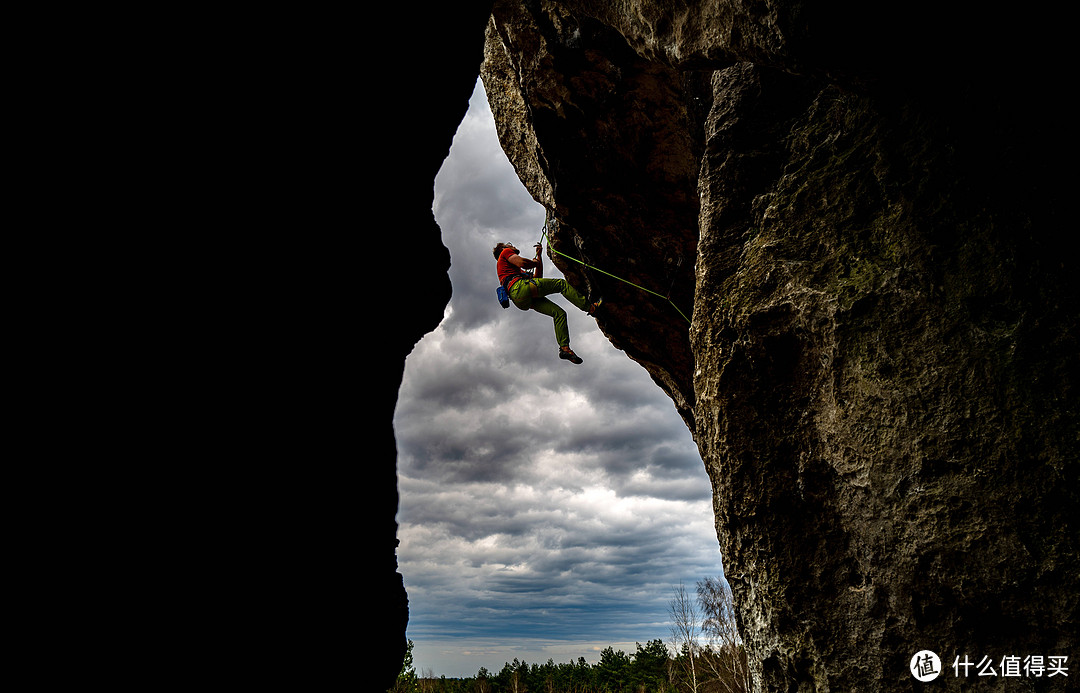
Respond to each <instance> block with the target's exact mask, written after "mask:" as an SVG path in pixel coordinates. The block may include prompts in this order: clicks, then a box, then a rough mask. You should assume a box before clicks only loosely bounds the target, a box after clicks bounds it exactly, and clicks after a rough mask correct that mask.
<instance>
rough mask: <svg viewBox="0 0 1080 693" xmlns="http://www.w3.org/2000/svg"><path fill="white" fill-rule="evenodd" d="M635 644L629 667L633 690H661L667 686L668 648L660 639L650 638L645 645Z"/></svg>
mask: <svg viewBox="0 0 1080 693" xmlns="http://www.w3.org/2000/svg"><path fill="white" fill-rule="evenodd" d="M635 645H637V652H635V653H634V663H633V666H632V667H631V683H632V685H633V690H635V691H663V690H664V689H665V688H666V686H667V669H668V661H669V658H668V649H667V646H666V645H664V642H663V641H662V640H651V641H649V642H648V643H646V645H645V647H642V646H641V643H635Z"/></svg>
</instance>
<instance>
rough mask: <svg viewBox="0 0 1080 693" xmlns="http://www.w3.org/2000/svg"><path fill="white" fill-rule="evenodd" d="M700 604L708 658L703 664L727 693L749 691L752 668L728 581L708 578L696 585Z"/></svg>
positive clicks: (705, 658) (704, 659)
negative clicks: (744, 646) (741, 636)
mask: <svg viewBox="0 0 1080 693" xmlns="http://www.w3.org/2000/svg"><path fill="white" fill-rule="evenodd" d="M697 595H698V603H699V604H700V605H701V610H702V613H703V615H704V617H705V619H704V621H702V631H703V632H704V634H705V639H706V642H707V644H708V646H709V647H708V654H709V656H707V657H704V658H703V662H704V663H705V664H706V666H708V667H709V668H710V670H711V673H712V674H713V676H714V677H715V678H716V679H717V680H718V681H720V682H721V685H722V686H723V690H725V691H727V692H728V693H742V692H743V691H749V690H750V666H749V663H748V662H747V659H746V651H745V649H744V648H743V644H742V638H740V637H739V629H738V626H737V625H736V623H735V604H734V601H733V600H732V595H731V587H730V586H729V585H728V584H727V581H726V580H723V579H721V578H711V577H707V578H705V579H704V580H702V581H701V582H698V583H697Z"/></svg>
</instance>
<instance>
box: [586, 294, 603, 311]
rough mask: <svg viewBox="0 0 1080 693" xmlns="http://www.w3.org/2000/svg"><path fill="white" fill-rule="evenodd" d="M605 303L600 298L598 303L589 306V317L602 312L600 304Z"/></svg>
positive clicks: (597, 300)
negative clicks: (599, 311)
mask: <svg viewBox="0 0 1080 693" xmlns="http://www.w3.org/2000/svg"><path fill="white" fill-rule="evenodd" d="M603 302H604V299H602V298H598V299H596V302H595V303H593V304H592V305H591V306H589V315H596V311H598V310H600V304H602V303H603Z"/></svg>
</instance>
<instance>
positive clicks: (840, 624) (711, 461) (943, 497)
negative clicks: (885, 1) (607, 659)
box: [481, 0, 1080, 691]
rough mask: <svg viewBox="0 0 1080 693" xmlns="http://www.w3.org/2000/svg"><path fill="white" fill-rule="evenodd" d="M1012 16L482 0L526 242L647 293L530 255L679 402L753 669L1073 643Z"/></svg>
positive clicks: (867, 678)
mask: <svg viewBox="0 0 1080 693" xmlns="http://www.w3.org/2000/svg"><path fill="white" fill-rule="evenodd" d="M822 4H824V3H822ZM673 7H674V8H676V9H673ZM1034 20H1035V18H1032V19H1028V18H1026V17H1017V16H1016V15H1015V14H1012V15H1010V16H1007V17H1006V16H1004V15H1002V16H1000V17H999V16H994V15H992V14H988V11H986V10H982V11H980V14H979V15H978V16H977V17H963V16H956V17H953V16H945V15H943V14H942V12H941V11H940V9H934V8H933V7H932V6H930V5H927V6H926V7H922V6H920V5H911V4H904V5H902V6H901V5H899V4H897V5H895V6H892V5H878V6H876V7H875V9H873V10H871V9H867V8H865V7H863V4H855V3H852V4H850V5H845V4H843V3H839V4H836V3H833V4H830V6H829V8H828V9H827V10H826V9H822V8H818V7H813V6H809V5H808V4H802V3H797V2H780V1H774V2H767V1H763V0H750V1H747V2H720V3H716V2H712V3H693V2H683V3H674V4H673V3H660V2H646V1H637V2H632V1H625V2H604V3H601V2H588V1H586V0H563V1H561V2H549V1H545V0H530V1H522V0H498V1H497V2H496V3H495V7H494V12H493V15H492V19H491V21H490V22H489V23H488V29H487V32H488V33H487V44H486V49H485V61H484V65H483V68H482V71H481V74H482V76H483V79H484V82H485V85H486V87H487V90H488V94H489V99H490V101H491V105H492V108H493V111H494V112H495V115H496V122H497V124H498V126H499V133H500V138H501V140H502V142H503V146H504V148H505V149H506V151H507V153H508V155H509V157H510V159H511V161H512V163H513V164H514V165H515V167H516V169H517V170H518V172H519V175H520V177H521V179H522V180H523V181H524V183H525V184H526V186H527V187H528V188H529V190H530V191H531V192H532V193H533V195H534V197H535V198H536V199H537V200H538V201H540V202H541V203H543V204H544V205H545V206H546V207H547V209H548V227H549V233H550V237H551V247H552V248H554V249H555V250H558V251H559V252H560V253H565V254H566V255H569V256H572V257H575V258H578V259H581V260H582V261H584V262H588V263H589V264H592V265H594V266H595V267H599V268H602V269H604V270H607V271H609V272H612V273H614V274H616V275H618V276H621V277H625V278H628V279H630V280H631V281H633V282H634V283H635V284H638V285H640V286H643V287H646V288H648V289H650V290H651V291H655V292H656V293H658V294H660V296H656V295H653V294H649V293H646V292H642V291H640V290H639V289H637V288H636V287H630V286H628V285H626V284H624V283H621V282H618V281H616V280H614V279H612V278H610V277H609V276H607V275H604V274H602V273H599V272H594V271H592V270H585V269H583V268H582V267H581V266H580V265H578V264H577V263H573V262H569V261H567V260H566V259H565V258H564V257H562V256H561V255H559V254H553V256H552V261H554V262H555V263H556V264H557V265H558V266H559V267H560V269H561V270H563V271H564V272H565V273H566V274H567V276H568V277H569V278H570V280H571V281H572V282H573V283H574V284H576V285H577V286H579V287H581V288H584V289H586V290H588V291H589V292H590V293H592V294H593V295H603V296H604V297H605V298H606V299H607V300H608V302H609V303H608V305H609V308H608V310H607V311H606V312H605V313H604V316H603V317H601V318H600V319H599V324H600V326H601V328H602V329H603V331H604V333H605V334H606V335H607V336H608V338H609V339H610V340H611V341H612V343H614V344H615V345H616V346H617V347H619V348H620V349H623V350H625V351H626V353H627V354H628V355H629V356H630V357H631V358H633V359H635V360H636V361H638V362H640V363H641V364H642V365H643V366H644V367H645V368H646V369H647V370H648V372H649V373H650V374H651V375H652V377H653V378H654V379H655V380H656V382H657V383H658V384H659V385H660V386H661V387H662V388H663V389H664V390H665V391H666V392H667V393H668V394H669V395H670V396H671V397H672V400H673V401H674V402H675V404H676V407H677V408H678V411H679V412H680V414H681V415H682V416H683V418H684V420H685V421H686V423H687V425H688V426H689V428H690V430H691V431H692V432H693V433H694V436H695V440H696V441H697V444H698V447H699V449H700V451H701V454H702V459H703V460H704V462H705V465H706V467H707V469H708V472H709V475H710V478H711V479H712V483H713V491H714V505H715V514H716V526H717V536H718V538H719V541H720V545H721V550H722V553H723V556H724V563H725V570H726V575H727V577H728V579H729V581H730V582H731V583H732V587H733V590H734V594H735V598H736V603H737V606H738V613H739V624H740V628H741V632H742V635H743V637H744V639H745V640H746V643H747V645H748V648H749V650H750V654H751V657H750V659H751V662H752V664H753V666H754V668H755V682H756V685H757V686H759V687H760V688H761V690H769V691H788V690H799V691H851V690H906V689H908V688H911V687H915V686H919V685H921V684H918V683H917V682H915V681H914V679H912V677H911V676H910V674H909V673H908V661H909V659H910V658H911V656H912V655H913V654H914V653H915V652H916V651H918V650H920V649H924V648H928V649H933V650H935V651H936V652H938V654H939V655H941V657H942V659H943V660H946V663H947V664H951V662H952V660H953V657H955V656H960V657H963V656H964V655H967V656H970V657H971V658H973V659H976V660H978V659H979V658H981V657H982V656H984V655H986V656H990V657H991V658H996V659H997V660H1000V659H1001V658H1002V657H1003V656H1006V655H1019V656H1023V655H1025V654H1043V655H1052V654H1053V655H1067V656H1070V657H1073V658H1075V657H1076V656H1078V655H1080V653H1078V649H1077V645H1078V639H1077V616H1078V614H1077V594H1078V589H1077V588H1078V584H1077V581H1078V577H1077V576H1078V568H1080V564H1078V556H1077V539H1076V537H1077V527H1076V523H1075V520H1074V519H1072V516H1071V509H1072V508H1075V507H1077V501H1078V495H1080V494H1078V486H1077V482H1078V479H1077V473H1078V467H1080V463H1078V458H1080V445H1078V428H1077V412H1078V402H1077V390H1076V384H1077V383H1076V373H1077V365H1078V364H1077V354H1080V344H1078V343H1077V341H1078V340H1077V332H1076V330H1077V327H1078V325H1077V322H1078V320H1077V313H1078V310H1077V305H1078V304H1077V298H1078V292H1077V291H1076V289H1075V288H1074V285H1073V283H1072V281H1071V280H1072V279H1073V270H1074V269H1075V267H1076V263H1075V261H1074V258H1073V257H1072V256H1071V255H1070V254H1069V252H1070V251H1069V250H1068V248H1069V246H1068V244H1067V242H1065V238H1066V233H1065V229H1066V228H1067V227H1066V226H1065V224H1066V223H1067V222H1069V221H1070V220H1067V219H1066V218H1064V217H1063V216H1062V215H1061V213H1060V211H1059V210H1060V208H1061V207H1062V205H1063V201H1064V200H1065V199H1067V198H1066V197H1065V196H1064V195H1065V187H1064V181H1063V179H1062V178H1061V177H1060V174H1059V173H1058V172H1057V170H1055V169H1052V168H1050V167H1048V166H1047V165H1046V162H1047V161H1048V160H1049V158H1050V157H1049V153H1051V152H1056V151H1058V150H1060V149H1061V148H1062V147H1063V146H1065V145H1066V144H1067V142H1068V140H1067V139H1065V138H1066V130H1065V128H1064V127H1063V126H1062V124H1063V122H1064V121H1063V119H1062V114H1063V107H1062V106H1061V105H1060V104H1059V103H1057V99H1056V98H1054V93H1055V92H1054V91H1053V90H1054V89H1055V88H1061V86H1062V83H1061V82H1060V81H1058V80H1059V79H1061V77H1060V75H1059V74H1058V73H1059V72H1060V71H1061V70H1060V65H1061V63H1058V62H1056V60H1057V58H1058V55H1057V53H1058V49H1059V48H1060V45H1061V44H1058V43H1056V37H1055V36H1054V32H1053V31H1051V30H1050V29H1048V28H1047V27H1045V26H1039V22H1037V21H1034ZM1033 28H1039V29H1040V30H1039V31H1038V32H1032V31H1031V30H1032V29H1033ZM1035 60H1038V62H1037V63H1034V62H1033V61H1035ZM669 298H670V301H671V302H670V303H669V302H668V300H667V299H669ZM691 311H692V324H689V323H688V321H687V320H686V318H685V317H684V315H685V316H687V317H688V316H691ZM950 679H951V680H950ZM946 681H947V683H946V685H951V686H955V685H956V684H957V680H956V679H952V678H951V670H950V676H949V677H946ZM1060 682H1061V679H1060V678H1059V679H1057V681H1051V680H1049V679H1041V680H1035V679H1032V678H1027V679H1023V680H1020V681H1017V680H1010V681H1008V682H1007V683H1009V684H1010V685H1011V686H1012V687H1011V688H1009V689H1008V690H1023V689H1025V688H1030V689H1032V690H1057V689H1058V688H1056V687H1055V685H1061V684H1060ZM980 684H982V685H986V686H987V687H988V689H992V687H993V686H994V685H995V684H998V685H1002V686H1004V682H1003V680H1002V679H998V680H996V681H990V680H986V679H984V680H982V681H980Z"/></svg>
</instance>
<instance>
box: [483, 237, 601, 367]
mask: <svg viewBox="0 0 1080 693" xmlns="http://www.w3.org/2000/svg"><path fill="white" fill-rule="evenodd" d="M542 249H543V246H542V245H541V244H539V243H537V244H536V257H535V258H533V259H532V260H527V259H525V258H523V257H521V251H519V250H518V249H517V248H515V247H514V244H513V243H498V244H496V245H495V248H494V255H495V260H496V263H495V271H496V273H497V274H498V275H499V283H500V284H502V286H503V288H504V289H506V293H507V294H508V295H509V296H510V300H511V301H513V302H514V305H515V306H517V307H518V308H520V309H521V310H529V309H532V310H535V311H536V312H538V313H543V314H544V315H547V316H550V317H551V319H552V320H554V322H555V341H556V342H558V343H559V358H561V359H566V360H567V361H569V362H570V363H581V357H579V356H578V355H577V354H575V353H574V352H573V350H572V349H571V348H570V331H569V329H568V328H567V325H566V311H564V310H563V309H562V308H560V307H559V306H558V305H556V304H555V303H553V302H551V301H549V300H548V299H547V298H545V296H548V295H550V294H555V293H559V294H562V295H563V296H565V297H566V298H567V299H568V300H569V301H570V302H571V303H573V304H574V305H575V306H577V307H578V308H580V309H581V310H583V311H585V312H586V313H588V314H589V315H593V314H594V313H596V309H597V308H599V307H600V301H597V302H596V303H589V301H588V300H587V299H586V298H585V297H584V296H582V295H581V294H579V293H578V292H577V290H576V289H574V287H572V286H570V284H569V282H567V281H566V280H565V279H545V278H544V261H543V259H541V257H540V252H541V250H542Z"/></svg>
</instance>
